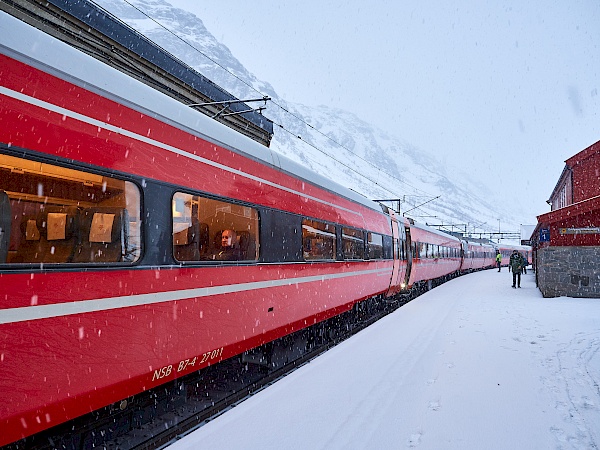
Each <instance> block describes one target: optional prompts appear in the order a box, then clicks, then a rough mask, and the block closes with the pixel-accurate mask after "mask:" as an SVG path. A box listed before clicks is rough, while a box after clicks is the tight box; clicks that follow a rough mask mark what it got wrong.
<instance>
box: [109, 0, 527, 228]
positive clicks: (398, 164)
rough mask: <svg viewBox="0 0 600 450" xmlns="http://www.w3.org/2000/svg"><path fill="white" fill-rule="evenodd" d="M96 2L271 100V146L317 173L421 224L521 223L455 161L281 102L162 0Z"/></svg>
mask: <svg viewBox="0 0 600 450" xmlns="http://www.w3.org/2000/svg"><path fill="white" fill-rule="evenodd" d="M97 3H98V4H100V5H101V6H102V7H104V8H105V9H107V10H108V11H110V12H111V13H113V14H114V15H116V16H117V17H119V18H120V19H121V20H123V21H124V22H126V23H127V24H129V25H130V26H132V27H133V28H135V29H136V30H138V31H140V32H142V33H143V34H145V35H146V36H147V37H148V38H150V39H152V40H153V41H154V42H156V43H157V44H158V45H160V46H162V47H163V48H164V49H166V50H167V51H169V52H171V53H172V54H173V55H175V56H176V57H178V58H179V59H181V60H182V61H184V62H185V63H186V64H188V65H189V66H191V67H193V68H194V69H196V70H197V71H198V72H200V73H202V74H203V75H204V76H206V77H207V78H209V79H211V80H212V81H214V82H215V83H217V84H219V85H220V86H222V87H223V88H224V89H226V90H228V91H229V92H231V93H232V94H233V95H235V96H237V97H238V98H241V99H244V98H256V97H259V96H263V95H268V96H269V97H271V98H272V102H270V103H269V104H268V109H267V112H266V113H265V115H266V116H267V117H269V118H270V119H272V120H273V121H274V123H275V124H276V126H275V135H274V138H273V142H272V145H271V147H272V148H273V149H274V150H276V151H278V152H279V153H281V154H284V155H285V156H287V157H289V158H291V159H293V160H295V161H297V162H299V163H301V164H302V165H304V166H306V167H309V168H311V169H312V170H314V171H315V172H317V173H320V174H321V175H324V176H326V177H329V178H332V179H334V180H335V181H337V182H338V183H340V184H342V185H345V186H347V187H349V188H351V189H353V190H355V191H357V192H359V193H361V194H363V195H365V196H366V197H368V198H372V199H374V198H378V199H382V198H398V199H401V200H402V202H401V204H400V205H401V209H402V212H407V216H410V217H414V218H415V219H416V220H419V221H421V222H428V223H435V224H440V223H443V224H460V227H458V228H460V229H462V230H465V229H466V230H468V231H470V232H472V231H477V232H480V231H494V230H496V227H495V223H496V222H497V221H498V218H499V217H500V218H503V219H502V224H503V230H507V229H510V230H514V231H516V230H518V224H519V223H520V222H522V221H520V220H519V218H520V217H526V215H525V214H524V213H523V212H521V211H519V212H517V213H514V211H513V212H509V211H511V209H512V207H511V206H502V205H503V202H505V200H504V199H502V198H495V194H494V193H492V192H490V190H489V189H488V188H487V187H486V186H484V185H483V184H481V183H477V182H476V181H475V180H474V179H473V177H471V176H470V175H469V174H466V173H464V172H463V171H462V170H461V168H460V161H459V158H458V157H457V159H456V160H455V161H447V160H445V161H439V160H438V159H437V158H436V157H435V155H432V154H429V153H427V152H425V151H424V150H423V149H420V148H417V147H415V146H413V145H411V144H409V143H407V142H404V141H403V140H401V139H400V138H397V137H395V136H393V135H392V134H390V133H387V132H385V131H383V130H380V129H377V128H376V127H375V126H373V125H371V124H369V123H367V122H365V121H363V120H361V119H360V118H358V117H357V116H355V115H354V114H352V113H349V112H347V111H342V110H339V109H334V108H330V107H327V106H325V105H321V106H318V107H313V106H306V105H301V104H292V103H288V102H286V101H285V99H282V98H280V97H279V96H278V95H277V93H276V92H275V90H274V89H273V87H272V86H271V85H270V84H269V83H267V82H265V81H261V80H258V79H257V78H256V77H255V76H254V75H253V74H252V73H250V72H248V71H247V70H246V69H245V68H244V66H243V65H242V64H240V62H239V61H238V60H237V59H236V58H235V57H234V56H233V55H232V53H231V52H230V51H229V49H228V48H227V47H226V46H224V45H223V44H221V43H219V42H218V41H217V40H216V39H215V38H214V36H213V35H212V34H211V33H210V32H209V31H208V30H207V29H206V28H205V27H204V25H203V23H202V21H201V20H200V19H199V18H198V17H196V16H195V15H193V14H191V13H188V12H186V11H183V10H181V9H177V8H174V7H172V6H171V5H170V4H169V3H167V2H166V1H163V0H135V1H131V2H130V3H131V4H133V5H134V6H135V8H139V10H138V9H134V8H133V7H132V6H130V5H129V4H126V3H124V2H121V1H119V0H101V1H97ZM140 11H143V12H144V13H145V14H147V16H146V15H144V14H142V12H140ZM148 16H149V17H151V18H152V19H154V20H152V19H150V18H149V17H148ZM157 22H158V23H160V24H162V25H164V26H165V27H168V29H169V30H173V32H169V31H167V30H166V29H165V28H163V27H161V26H160V25H159V24H158V23H157ZM175 32H176V35H175ZM438 196H439V198H436V197H438ZM421 204H423V206H421V207H417V208H415V206H418V205H421ZM451 228H452V227H451ZM458 228H455V229H458Z"/></svg>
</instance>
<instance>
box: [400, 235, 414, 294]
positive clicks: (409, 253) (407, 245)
mask: <svg viewBox="0 0 600 450" xmlns="http://www.w3.org/2000/svg"><path fill="white" fill-rule="evenodd" d="M404 230H405V239H404V255H405V258H406V272H405V274H404V282H403V288H404V289H407V288H408V287H409V286H408V282H409V280H410V272H411V271H412V266H413V257H415V256H416V252H413V245H412V238H411V235H410V226H409V224H408V223H407V224H405V225H404Z"/></svg>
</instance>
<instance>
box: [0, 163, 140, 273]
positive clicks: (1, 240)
mask: <svg viewBox="0 0 600 450" xmlns="http://www.w3.org/2000/svg"><path fill="white" fill-rule="evenodd" d="M140 198H141V196H140V191H139V189H138V187H137V186H136V185H135V184H133V183H131V182H129V181H124V180H120V179H117V178H113V177H108V176H103V175H97V174H93V173H89V172H85V171H82V170H76V169H72V168H67V167H62V166H57V165H54V164H47V163H41V162H36V161H31V160H27V159H23V158H20V157H15V156H9V155H0V229H2V232H0V264H3V263H8V264H22V263H28V264H31V263H34V264H41V263H43V264H51V263H110V262H115V263H117V262H129V263H131V262H134V261H137V260H138V259H139V258H140V255H141V222H140V201H141V200H140Z"/></svg>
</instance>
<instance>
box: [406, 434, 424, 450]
mask: <svg viewBox="0 0 600 450" xmlns="http://www.w3.org/2000/svg"><path fill="white" fill-rule="evenodd" d="M420 443H421V433H414V434H411V435H410V437H409V438H408V441H407V442H406V446H407V447H416V446H417V445H419V444H420Z"/></svg>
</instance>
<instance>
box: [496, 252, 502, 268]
mask: <svg viewBox="0 0 600 450" xmlns="http://www.w3.org/2000/svg"><path fill="white" fill-rule="evenodd" d="M496 265H497V266H498V272H500V268H501V267H502V254H501V253H500V252H499V251H497V252H496Z"/></svg>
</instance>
